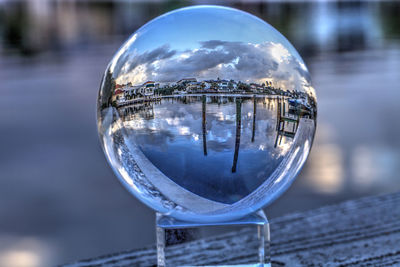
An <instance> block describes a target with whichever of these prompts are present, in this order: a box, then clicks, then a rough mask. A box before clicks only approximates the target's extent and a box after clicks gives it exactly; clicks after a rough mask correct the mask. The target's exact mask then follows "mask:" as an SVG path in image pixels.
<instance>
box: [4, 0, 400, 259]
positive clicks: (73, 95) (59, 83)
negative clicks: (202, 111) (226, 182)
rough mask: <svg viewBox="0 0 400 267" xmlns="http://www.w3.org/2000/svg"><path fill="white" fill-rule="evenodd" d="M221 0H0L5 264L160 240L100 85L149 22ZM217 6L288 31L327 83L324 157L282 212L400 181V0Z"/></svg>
mask: <svg viewBox="0 0 400 267" xmlns="http://www.w3.org/2000/svg"><path fill="white" fill-rule="evenodd" d="M209 3H210V2H207V1H186V2H181V1H150V2H148V1H142V2H141V1H128V0H127V1H105V0H104V1H82V0H81V1H62V0H58V1H56V0H53V1H51V0H32V1H7V0H6V1H5V0H0V266H11V267H12V266H24V267H25V266H26V267H31V266H53V265H56V264H61V263H65V262H71V261H74V260H76V259H81V258H88V257H93V256H98V255H101V254H107V253H112V252H117V251H121V250H126V249H133V248H139V247H143V246H145V245H148V244H152V243H154V241H155V236H154V214H153V211H152V210H150V209H149V208H147V207H145V206H144V205H143V204H141V203H140V202H139V201H138V200H136V199H135V198H134V197H133V196H130V195H129V193H128V192H127V191H126V190H125V189H124V188H123V187H122V186H121V185H120V184H119V182H118V181H117V179H116V178H115V177H114V174H113V173H112V171H111V169H110V167H109V166H108V164H107V162H106V160H105V157H104V155H103V152H102V151H101V148H100V145H99V141H98V138H97V130H96V116H95V115H96V112H95V109H96V95H97V90H98V88H99V84H100V79H101V77H102V75H103V72H104V70H105V67H106V65H107V63H108V62H109V60H110V59H111V57H112V55H113V54H114V53H115V51H116V50H117V49H118V47H119V46H120V45H121V44H122V42H123V41H124V40H125V39H126V38H127V37H128V36H129V35H130V34H131V33H133V32H134V31H135V30H136V29H137V28H138V27H140V26H141V25H143V24H144V23H145V22H147V21H148V20H150V19H152V18H154V17H156V16H158V15H160V14H162V13H164V12H167V11H170V10H173V9H175V8H178V7H183V6H187V5H193V4H209ZM214 3H217V4H222V5H228V6H233V7H236V8H239V9H242V10H245V11H248V12H250V13H252V14H254V15H256V16H259V17H261V18H262V19H264V20H265V21H267V22H269V23H270V24H271V25H272V26H274V27H275V28H277V29H278V30H279V31H280V32H282V33H283V34H284V35H285V36H286V37H287V38H288V39H289V41H290V42H292V44H293V45H294V46H295V47H296V48H297V49H298V51H299V52H300V54H301V55H302V56H303V58H304V60H305V62H306V64H307V66H308V67H309V69H310V72H311V75H312V78H313V84H314V87H315V88H316V90H317V95H318V111H319V114H318V116H319V117H318V129H317V134H316V138H315V141H314V146H313V149H312V152H311V155H310V157H309V159H308V162H307V164H306V166H305V167H304V168H303V171H302V172H301V174H300V175H299V177H298V178H297V180H296V181H295V183H294V184H293V186H292V187H291V188H290V189H289V190H288V191H287V192H286V193H285V194H284V195H283V196H282V197H281V198H279V199H278V200H277V201H276V202H274V203H273V204H272V205H270V206H269V207H267V208H266V212H267V214H268V215H269V217H276V216H280V215H283V214H285V213H289V212H294V211H301V210H307V209H312V208H316V207H319V206H322V205H326V204H333V203H337V202H340V201H343V200H346V199H352V198H358V197H362V196H368V195H377V194H383V193H389V192H394V191H398V190H400V179H399V173H400V138H399V136H400V120H399V117H397V116H398V115H399V114H400V103H399V102H400V75H399V73H400V16H399V14H400V2H392V1H383V2H378V1H340V2H335V1H326V2H325V1H306V2H303V1H289V2H281V1H273V2H258V1H250V2H244V1H218V2H214ZM166 34H167V33H166Z"/></svg>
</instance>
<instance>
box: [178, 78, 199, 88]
mask: <svg viewBox="0 0 400 267" xmlns="http://www.w3.org/2000/svg"><path fill="white" fill-rule="evenodd" d="M195 82H197V80H196V78H184V79H181V80H179V81H177V82H176V84H177V85H183V86H186V85H187V84H188V83H195Z"/></svg>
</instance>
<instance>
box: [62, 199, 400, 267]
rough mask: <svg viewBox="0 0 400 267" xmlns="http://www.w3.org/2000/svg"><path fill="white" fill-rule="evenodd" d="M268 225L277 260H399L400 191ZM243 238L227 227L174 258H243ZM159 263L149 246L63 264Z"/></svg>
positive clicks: (309, 263)
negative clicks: (222, 231) (218, 256)
mask: <svg viewBox="0 0 400 267" xmlns="http://www.w3.org/2000/svg"><path fill="white" fill-rule="evenodd" d="M270 227H271V241H272V244H271V251H272V264H273V266H366V265H368V266H400V192H399V193H394V194H389V195H382V196H375V197H367V198H362V199H357V200H351V201H347V202H344V203H341V204H337V205H332V206H327V207H322V208H319V209H316V210H311V211H307V212H299V213H293V214H289V215H286V216H283V217H280V218H276V219H273V220H271V226H270ZM242 239H243V240H242ZM242 239H240V238H237V235H236V234H235V233H228V234H225V235H221V236H218V237H213V238H212V239H208V240H206V242H204V241H196V242H191V243H186V244H182V245H176V255H175V257H174V260H175V261H176V264H179V262H180V261H182V260H183V259H185V258H186V257H188V256H189V255H190V257H191V258H192V259H195V260H196V264H199V265H205V264H211V263H218V262H215V257H213V262H209V261H210V260H209V258H208V257H207V253H212V254H213V255H216V254H220V255H224V256H223V257H224V258H222V257H221V261H223V260H226V259H227V257H226V255H230V259H229V260H230V262H237V263H240V262H241V261H242V260H243V259H245V258H246V250H245V249H243V247H245V246H244V244H245V241H244V238H242ZM226 251H230V252H229V253H226ZM205 252H207V253H205ZM220 263H223V262H220ZM155 264H156V250H155V246H151V247H147V248H143V249H139V250H133V251H126V252H121V253H117V254H113V255H107V256H102V257H98V258H94V259H88V260H81V261H78V262H75V263H72V264H67V265H64V266H74V267H77V266H79V267H81V266H155Z"/></svg>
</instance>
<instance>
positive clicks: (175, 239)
mask: <svg viewBox="0 0 400 267" xmlns="http://www.w3.org/2000/svg"><path fill="white" fill-rule="evenodd" d="M228 232H234V233H235V234H234V237H233V239H232V240H228V239H229V237H228V238H227V240H224V238H223V237H219V238H212V237H213V236H219V235H221V234H225V233H226V234H227V235H229V233H228ZM156 235H157V266H158V267H171V266H173V267H176V266H185V267H188V266H193V267H194V266H203V267H205V266H207V267H214V266H215V267H216V266H219V267H222V266H224V267H228V266H232V267H233V266H237V267H238V266H243V267H245V266H246V267H250V266H252V267H256V266H257V267H267V266H268V267H270V266H271V262H270V235H269V223H268V220H267V217H266V216H265V213H264V212H263V211H261V210H260V211H258V212H256V213H252V214H250V215H248V216H246V217H244V218H241V219H238V220H235V221H229V222H221V223H193V222H185V221H180V220H177V219H174V218H172V217H169V216H166V215H162V214H160V213H157V214H156ZM224 241H226V242H225V243H224ZM186 242H192V243H191V244H190V246H187V247H182V245H180V244H184V243H186ZM207 243H209V244H207ZM227 243H228V246H226V244H227ZM224 245H225V247H224V248H221V247H223V246H224ZM182 249H184V250H185V253H186V254H183V252H182ZM202 249H203V251H202ZM215 262H218V263H219V264H216V265H215V264H210V263H215Z"/></svg>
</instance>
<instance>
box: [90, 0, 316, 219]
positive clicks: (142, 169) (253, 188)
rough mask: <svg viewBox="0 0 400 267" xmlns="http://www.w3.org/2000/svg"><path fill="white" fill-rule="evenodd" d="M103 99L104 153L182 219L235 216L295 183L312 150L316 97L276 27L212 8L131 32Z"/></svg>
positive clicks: (138, 191)
mask: <svg viewBox="0 0 400 267" xmlns="http://www.w3.org/2000/svg"><path fill="white" fill-rule="evenodd" d="M227 24H229V25H231V27H230V28H229V29H230V30H228V31H226V27H225V26H226V25H227ZM193 25H199V26H196V27H194V26H193ZM194 29H195V31H194ZM161 32H162V33H163V34H161ZM218 36H219V37H224V39H214V38H216V37H218ZM98 109H99V111H98V121H99V124H98V127H99V133H100V136H101V140H102V144H103V148H104V151H105V153H106V156H107V158H108V160H109V162H110V163H111V165H112V166H113V168H114V170H115V172H116V174H117V176H118V177H119V178H120V180H121V181H122V183H123V184H124V185H125V186H126V187H127V188H128V190H130V191H131V192H132V193H133V194H134V195H135V196H137V197H138V198H139V199H141V200H142V201H143V202H144V203H146V204H148V205H149V206H150V207H152V208H154V209H156V210H158V211H161V212H164V213H168V214H171V215H173V216H176V217H180V218H184V219H187V218H190V216H192V217H191V218H193V219H194V218H195V217H196V216H197V215H198V216H200V217H201V216H203V215H204V216H205V217H207V216H208V217H212V216H214V215H215V216H216V217H217V216H219V215H223V216H225V217H226V218H229V217H230V216H233V217H235V216H236V217H237V216H239V215H244V214H245V213H249V212H250V211H254V210H256V209H258V208H261V207H262V206H263V205H265V204H267V203H269V202H271V201H272V200H273V199H275V198H276V197H277V196H278V195H279V194H281V193H282V192H283V191H284V190H285V189H287V187H288V186H289V185H290V183H291V182H292V181H293V179H294V177H295V176H296V174H297V173H298V171H299V170H300V168H301V166H302V165H303V164H304V162H305V160H306V158H307V156H308V153H309V150H310V148H311V144H312V140H313V137H314V132H315V127H316V116H317V100H316V96H315V92H314V89H313V87H312V86H311V83H310V76H309V73H308V70H307V68H306V66H305V65H304V62H303V61H302V59H301V58H300V56H299V55H298V53H297V52H296V51H295V49H294V48H293V47H292V46H291V45H290V43H289V42H288V41H287V40H286V39H285V38H284V37H283V36H282V35H281V34H280V33H279V32H277V31H276V30H275V29H274V28H272V27H271V26H270V25H268V24H266V23H265V22H263V21H261V20H259V19H258V18H256V17H254V16H251V15H249V14H247V13H244V12H241V11H238V10H234V9H229V8H220V7H211V6H203V7H196V8H186V9H182V10H179V11H176V12H171V13H168V14H167V15H164V16H161V17H159V18H157V19H155V20H153V21H151V22H150V23H148V24H146V25H145V26H143V27H142V28H141V29H139V30H138V31H137V32H136V33H135V34H133V35H132V36H131V37H130V39H129V40H128V41H127V42H126V43H125V44H124V45H123V46H122V47H121V48H120V50H119V51H118V52H117V53H116V55H115V56H114V58H113V59H112V61H111V62H110V64H109V65H108V67H107V70H106V71H105V74H104V77H103V81H102V84H101V88H100V92H99V102H98ZM188 214H191V215H188ZM228 214H229V215H228ZM219 219H220V218H219Z"/></svg>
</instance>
